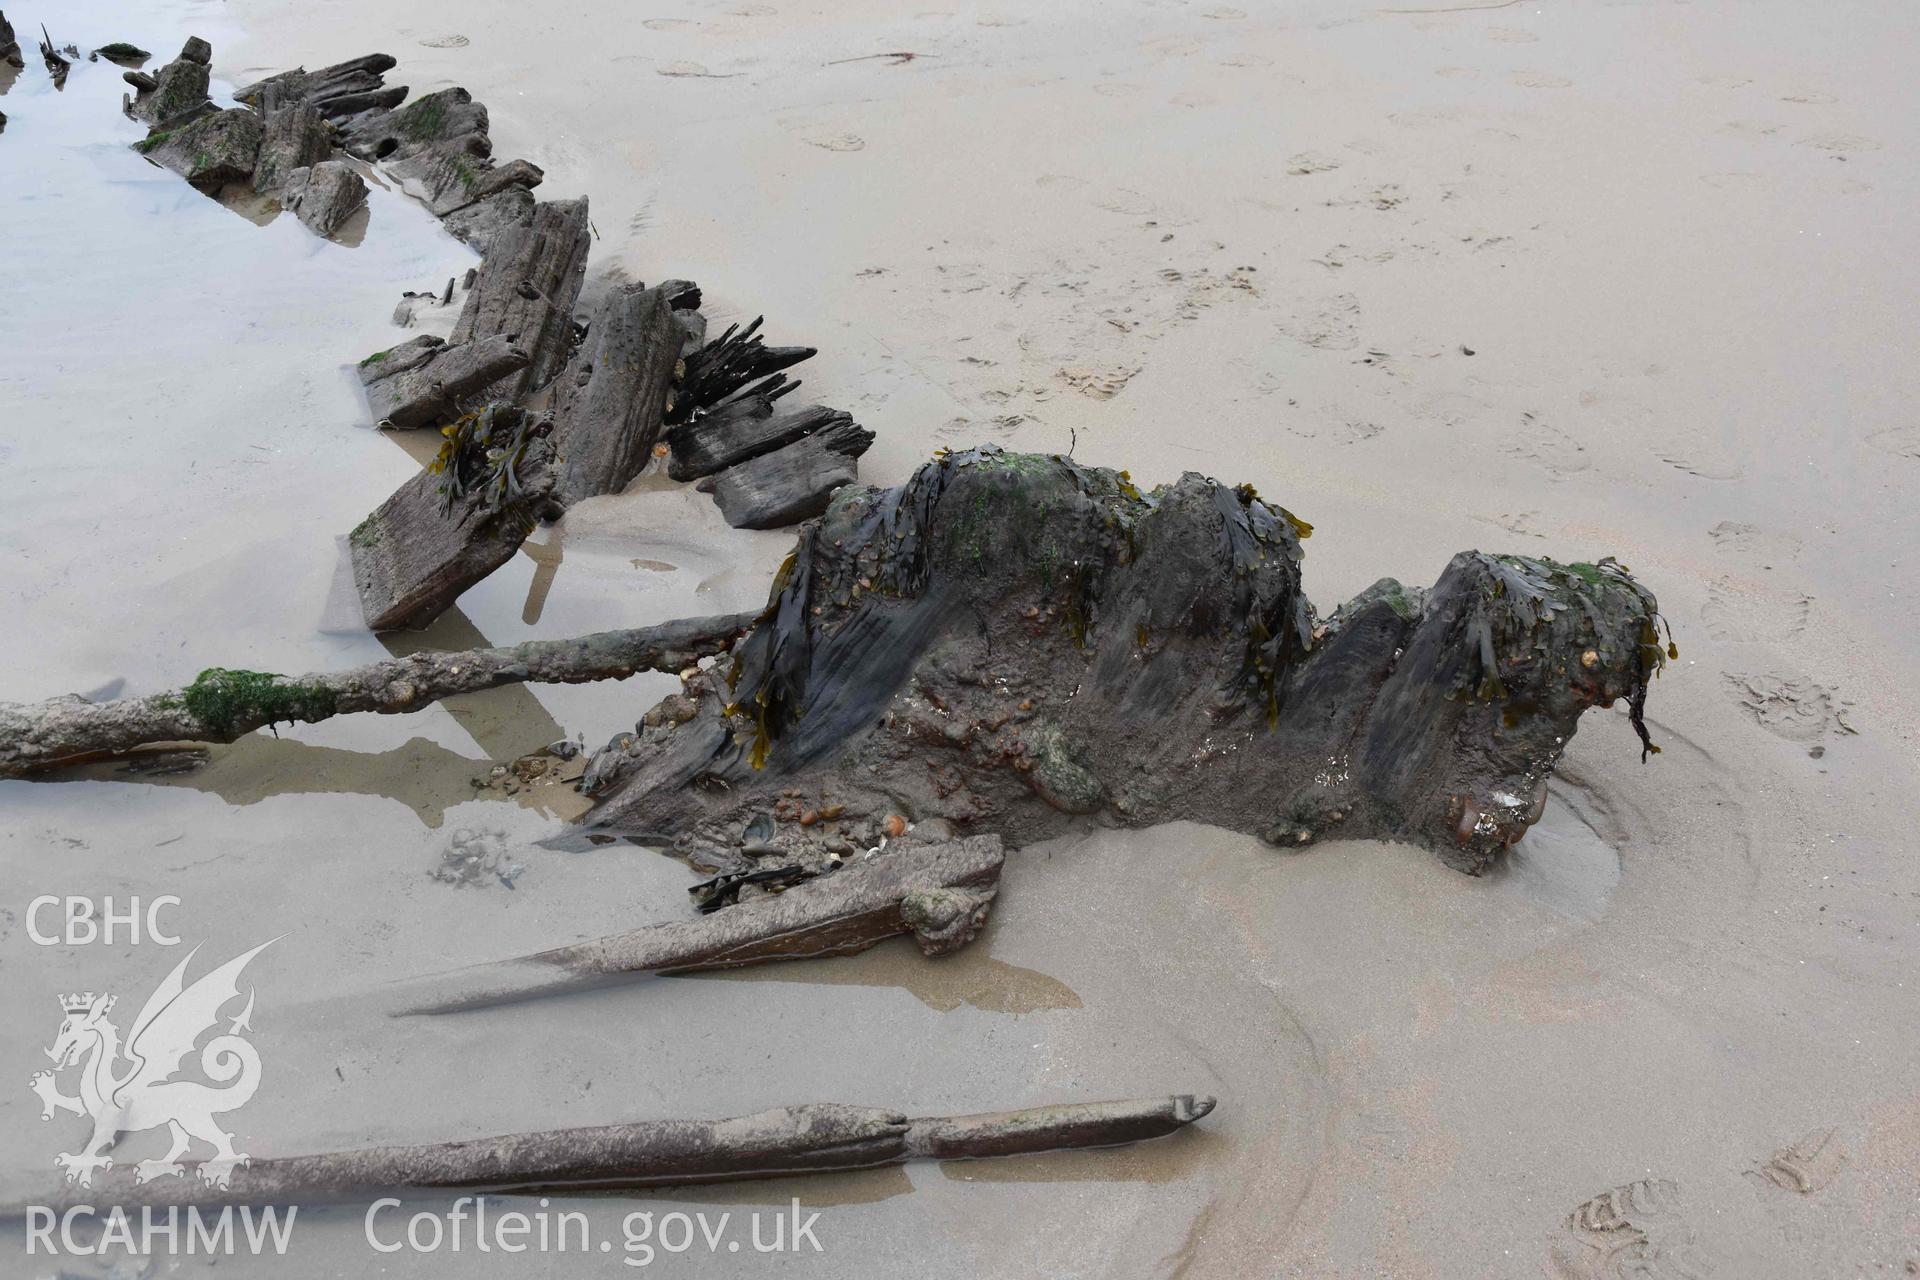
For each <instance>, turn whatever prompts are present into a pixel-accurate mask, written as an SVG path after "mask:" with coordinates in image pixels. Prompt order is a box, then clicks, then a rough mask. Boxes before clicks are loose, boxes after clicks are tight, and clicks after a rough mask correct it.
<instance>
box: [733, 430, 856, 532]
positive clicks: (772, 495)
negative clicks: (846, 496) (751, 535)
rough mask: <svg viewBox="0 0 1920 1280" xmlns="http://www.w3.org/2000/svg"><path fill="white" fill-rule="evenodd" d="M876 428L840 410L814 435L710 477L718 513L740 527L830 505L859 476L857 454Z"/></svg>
mask: <svg viewBox="0 0 1920 1280" xmlns="http://www.w3.org/2000/svg"><path fill="white" fill-rule="evenodd" d="M872 443H873V432H871V431H868V430H867V429H866V428H865V427H862V426H860V425H859V424H858V423H856V422H855V421H854V420H853V419H852V418H849V417H846V416H845V415H844V414H843V415H841V417H840V419H839V420H836V421H833V422H830V423H829V424H827V425H826V426H824V427H822V428H820V429H819V430H818V431H816V432H814V433H813V434H812V435H809V436H806V437H804V438H802V439H800V440H798V441H796V442H794V443H793V444H790V445H786V446H785V447H783V448H780V449H776V450H774V451H773V452H771V453H763V454H761V455H759V456H758V457H755V458H752V459H749V460H748V461H746V462H743V463H741V464H740V465H739V466H736V467H730V468H728V469H727V470H725V471H722V472H720V473H719V474H718V475H715V476H714V477H712V478H711V479H709V480H706V481H703V482H702V484H701V487H702V488H709V487H710V488H711V490H712V492H713V500H714V502H715V503H716V504H718V505H719V507H720V514H721V515H722V516H724V517H725V518H726V521H727V523H728V524H730V525H732V526H733V527H734V528H736V529H777V528H780V527H782V526H783V525H790V524H798V523H799V522H800V521H802V520H809V519H812V518H813V517H814V516H817V515H819V514H820V513H821V512H822V511H825V510H826V509H827V503H828V501H829V500H830V499H831V498H832V497H833V494H834V491H835V490H837V489H839V488H841V487H842V486H845V485H849V484H852V483H853V482H854V481H855V480H857V479H859V477H860V470H859V467H858V466H857V465H856V463H855V461H854V459H856V458H858V457H859V456H860V455H861V454H863V453H865V452H866V451H867V447H868V446H869V445H871V444H872Z"/></svg>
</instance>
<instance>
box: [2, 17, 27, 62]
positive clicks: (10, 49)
mask: <svg viewBox="0 0 1920 1280" xmlns="http://www.w3.org/2000/svg"><path fill="white" fill-rule="evenodd" d="M0 64H4V65H6V66H9V67H13V68H15V69H18V68H21V67H24V66H26V65H27V60H26V58H25V57H23V56H21V53H20V39H19V37H18V36H16V35H15V34H14V32H13V24H12V23H11V22H8V21H7V15H6V14H5V13H4V12H0Z"/></svg>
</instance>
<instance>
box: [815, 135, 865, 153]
mask: <svg viewBox="0 0 1920 1280" xmlns="http://www.w3.org/2000/svg"><path fill="white" fill-rule="evenodd" d="M800 140H801V141H802V142H804V143H806V144H807V145H808V146H810V147H819V148H820V149H821V150H823V151H859V150H862V149H863V148H865V146H866V145H867V140H866V139H865V138H862V137H861V136H860V135H858V134H855V133H812V134H807V135H805V136H803V137H802V138H801V139H800Z"/></svg>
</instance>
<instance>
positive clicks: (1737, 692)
mask: <svg viewBox="0 0 1920 1280" xmlns="http://www.w3.org/2000/svg"><path fill="white" fill-rule="evenodd" d="M1721 679H1722V680H1723V681H1725V683H1726V687H1727V692H1728V693H1729V694H1731V695H1732V697H1733V700H1734V701H1735V702H1737V703H1738V704H1739V705H1740V709H1741V710H1742V711H1744V712H1746V713H1747V718H1748V719H1750V720H1752V721H1753V722H1754V723H1755V724H1757V725H1759V726H1760V727H1761V728H1762V729H1765V730H1766V731H1767V732H1768V733H1771V734H1773V735H1774V736H1775V737H1776V738H1785V739H1786V740H1787V741H1788V742H1797V743H1800V744H1801V745H1802V746H1809V747H1810V746H1814V745H1816V744H1818V743H1820V742H1822V741H1824V740H1825V739H1827V738H1828V737H1839V736H1841V735H1843V734H1851V733H1853V732H1854V728H1853V726H1852V725H1850V724H1848V723H1847V713H1848V711H1850V710H1851V709H1852V704H1851V703H1848V702H1845V701H1843V700H1842V699H1841V697H1840V694H1839V691H1838V690H1836V689H1834V688H1833V687H1832V686H1830V685H1824V684H1820V683H1819V682H1817V681H1815V680H1813V679H1811V678H1809V677H1806V676H1789V675H1785V674H1783V673H1781V672H1778V671H1763V672H1760V673H1759V674H1757V675H1746V674H1741V673H1738V672H1733V671H1728V672H1724V673H1722V675H1721ZM1776 1158H1777V1157H1776Z"/></svg>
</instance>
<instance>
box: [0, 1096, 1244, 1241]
mask: <svg viewBox="0 0 1920 1280" xmlns="http://www.w3.org/2000/svg"><path fill="white" fill-rule="evenodd" d="M1213 1108H1214V1099H1212V1098H1211V1097H1208V1096H1205V1095H1196V1094H1175V1095H1170V1096H1162V1097H1156V1098H1139V1099H1129V1100H1125V1101H1113V1102H1087V1103H1067V1104H1061V1105H1057V1106H1048V1107H1032V1108H1027V1109H1024V1110H1019V1111H998V1112H988V1113H984V1114H978V1115H963V1116H924V1117H909V1116H907V1115H905V1114H904V1113H902V1112H898V1111H891V1110H885V1109H882V1108H878V1107H860V1106H849V1105H846V1104H843V1103H808V1104H803V1105H799V1106H789V1107H778V1108H775V1109H774V1110H771V1111H761V1112H756V1113H755V1114H753V1115H746V1116H734V1117H731V1118H728V1119H724V1120H642V1121H637V1122H635V1123H632V1124H615V1125H602V1126H597V1127H593V1128H582V1129H552V1130H544V1131H541V1132H536V1133H516V1134H508V1135H505V1136H501V1137H491V1138H473V1139H469V1140H467V1141H464V1142H447V1143H431V1144H425V1145H421V1146H411V1147H363V1148H361V1149H359V1150H354V1151H334V1152H327V1153H325V1154H322V1155H311V1156H278V1157H272V1158H268V1159H255V1160H252V1161H250V1162H248V1163H247V1164H244V1165H240V1166H237V1167H226V1166H223V1167H221V1168H219V1169H218V1170H214V1169H211V1168H209V1167H206V1166H204V1165H202V1164H200V1163H198V1162H193V1161H188V1162H186V1163H185V1168H186V1173H185V1176H182V1177H177V1178H153V1179H150V1180H148V1181H146V1182H141V1181H139V1180H138V1171H137V1170H136V1169H135V1168H134V1167H133V1165H132V1164H131V1163H126V1164H123V1165H122V1166H121V1167H119V1168H116V1169H112V1170H110V1171H108V1172H106V1173H103V1174H101V1175H99V1176H98V1177H96V1178H95V1179H94V1180H93V1181H92V1183H91V1185H86V1186H75V1185H69V1186H68V1187H66V1188H65V1189H64V1190H61V1191H58V1192H57V1193H55V1194H54V1195H53V1196H52V1198H50V1199H45V1200H42V1201H38V1202H37V1203H40V1204H45V1205H47V1206H50V1207H51V1208H52V1210H53V1212H55V1213H64V1212H65V1211H66V1210H68V1209H70V1208H72V1207H73V1206H75V1205H78V1204H82V1203H85V1204H88V1205H91V1206H94V1207H96V1208H105V1207H107V1206H120V1207H123V1208H137V1207H139V1206H142V1205H149V1206H153V1207H155V1208H166V1207H168V1206H185V1205H204V1206H212V1205H227V1204H235V1205H237V1204H315V1203H326V1202H336V1203H337V1202H342V1201H358V1200H370V1199H372V1198H374V1197H376V1196H381V1195H385V1194H388V1193H397V1194H399V1195H403V1196H404V1195H407V1194H408V1193H418V1192H434V1191H448V1190H460V1191H488V1192H500V1193H512V1192H518V1193H525V1194H543V1193H544V1194H553V1195H564V1194H569V1193H573V1194H582V1193H593V1192H607V1191H616V1190H629V1189H641V1188H647V1187H664V1186H684V1185H691V1184H697V1183H711V1182H734V1181H739V1180H742V1179H752V1178H767V1177H782V1176H786V1175H789V1174H799V1173H825V1172H830V1171H833V1170H839V1169H869V1168H874V1167H877V1166H880V1165H889V1164H899V1163H902V1162H904V1161H907V1160H968V1159H981V1158H986V1157H991V1156H1011V1155H1025V1154H1029V1153H1037V1152H1046V1151H1063V1150H1071V1149H1077V1148H1085V1147H1112V1146H1119V1145H1121V1144H1123V1143H1130V1142H1143V1141H1146V1140H1149V1139H1152V1138H1163V1137H1166V1136H1167V1135H1169V1134H1172V1133H1175V1132H1178V1131H1179V1130H1181V1129H1184V1128H1186V1127H1187V1126H1188V1125H1190V1124H1192V1123H1193V1122H1194V1121H1196V1120H1199V1119H1202V1118H1203V1117H1205V1116H1206V1115H1207V1114H1208V1113H1209V1112H1211V1111H1212V1110H1213ZM210 1175H211V1176H210ZM25 1213H26V1206H25V1205H23V1204H19V1205H9V1206H7V1207H6V1208H5V1209H0V1217H6V1218H12V1219H16V1220H17V1219H18V1218H20V1217H21V1216H23V1215H24V1214H25Z"/></svg>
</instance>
